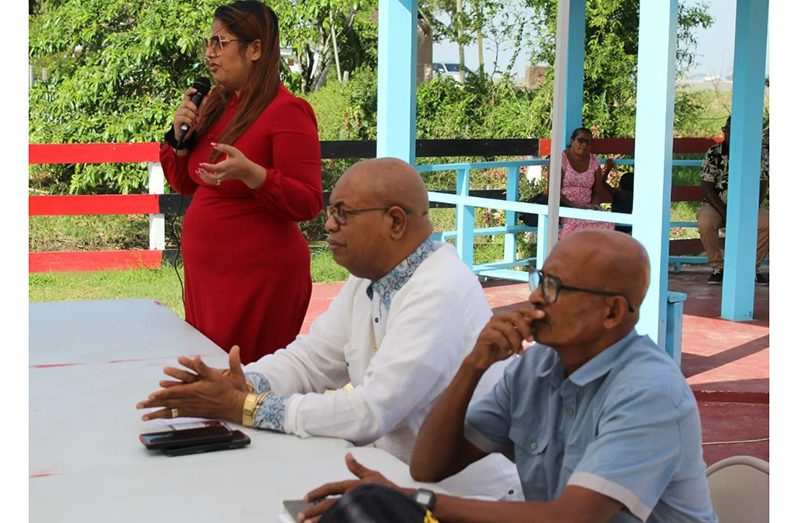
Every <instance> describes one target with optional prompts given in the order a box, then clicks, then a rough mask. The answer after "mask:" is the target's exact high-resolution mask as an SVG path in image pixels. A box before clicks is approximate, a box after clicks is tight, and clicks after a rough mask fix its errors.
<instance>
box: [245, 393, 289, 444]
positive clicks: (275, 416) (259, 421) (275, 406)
mask: <svg viewBox="0 0 798 523" xmlns="http://www.w3.org/2000/svg"><path fill="white" fill-rule="evenodd" d="M266 383H268V381H267V382H266ZM287 402H288V398H285V397H283V396H276V395H274V394H269V395H268V396H266V398H265V399H264V400H263V403H261V404H260V405H259V406H258V410H256V411H255V416H253V418H252V421H253V426H255V427H257V428H259V429H269V430H276V431H278V432H285V404H286V403H287Z"/></svg>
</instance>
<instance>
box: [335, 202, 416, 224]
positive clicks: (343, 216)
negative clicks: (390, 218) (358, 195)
mask: <svg viewBox="0 0 798 523" xmlns="http://www.w3.org/2000/svg"><path fill="white" fill-rule="evenodd" d="M391 207H397V206H396V205H389V206H388V207H368V208H363V209H347V208H345V207H342V206H341V204H337V205H328V206H327V218H330V217H332V218H333V219H334V220H335V223H337V224H338V225H346V223H347V222H348V221H349V217H350V216H353V215H357V214H360V213H363V212H370V211H383V212H385V211H387V210H388V209H390V208H391ZM400 208H401V209H402V210H403V211H404V213H405V216H409V215H410V214H412V212H411V211H408V210H407V209H405V208H404V207H400Z"/></svg>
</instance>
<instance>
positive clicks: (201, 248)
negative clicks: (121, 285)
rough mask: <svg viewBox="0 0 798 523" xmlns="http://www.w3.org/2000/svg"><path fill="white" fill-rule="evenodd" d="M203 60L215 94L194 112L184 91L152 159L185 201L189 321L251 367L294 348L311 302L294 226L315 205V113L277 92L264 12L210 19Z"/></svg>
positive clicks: (234, 7) (229, 12) (270, 17)
mask: <svg viewBox="0 0 798 523" xmlns="http://www.w3.org/2000/svg"><path fill="white" fill-rule="evenodd" d="M205 58H206V59H207V61H208V67H209V69H210V74H211V76H212V78H213V81H214V83H215V84H216V85H215V87H214V88H213V89H212V90H211V91H210V93H209V94H208V95H207V96H205V97H204V99H203V100H202V102H201V103H200V106H199V107H197V106H196V105H195V104H194V103H193V102H192V101H191V97H192V95H193V94H194V93H195V92H196V89H194V88H193V87H191V88H189V89H187V90H186V91H185V93H184V96H183V102H182V103H181V104H180V107H178V109H177V111H176V112H175V115H174V121H173V124H172V127H171V128H170V130H169V132H168V133H167V136H166V142H165V143H164V144H163V145H162V147H161V150H160V160H161V164H162V165H163V169H164V173H165V175H166V179H167V180H168V182H169V184H170V185H171V186H172V188H173V189H174V190H175V191H177V192H179V193H182V194H191V195H193V197H192V200H191V206H190V207H189V208H188V211H187V212H186V215H185V219H184V221H183V231H182V240H181V250H182V256H183V263H184V269H185V299H184V304H185V311H186V321H187V322H188V323H190V324H191V325H193V326H194V327H195V328H196V329H197V330H199V331H200V332H202V333H203V334H204V335H205V336H207V337H208V338H209V339H211V340H212V341H213V342H214V343H216V344H217V345H219V346H220V347H223V348H225V350H227V349H228V348H229V347H230V346H232V345H234V344H236V345H238V346H239V347H240V348H241V360H242V361H243V362H245V363H248V362H251V361H255V360H257V359H258V358H260V357H261V356H263V355H265V354H269V353H272V352H274V351H275V350H276V349H278V348H280V347H284V346H285V345H287V344H288V343H289V342H290V341H291V340H293V339H294V338H295V337H296V335H297V334H298V333H299V330H300V328H301V326H302V321H303V319H304V317H305V312H306V311H307V308H308V304H309V303H310V292H311V288H312V282H311V278H310V250H309V249H308V245H307V241H306V240H305V238H304V236H303V235H302V233H301V231H300V230H299V227H298V225H297V222H300V221H304V220H310V219H312V218H314V217H315V216H317V215H318V213H319V211H320V210H321V208H322V205H323V198H322V190H321V145H320V142H319V135H318V129H317V126H316V117H315V115H314V113H313V109H312V108H311V107H310V105H308V103H307V102H305V101H304V100H301V99H299V98H296V97H294V96H293V95H292V94H291V93H290V92H288V90H287V89H286V88H285V87H284V86H283V85H282V84H281V83H280V35H279V30H278V25H277V17H276V15H275V14H274V12H273V11H272V10H271V9H270V8H269V7H266V6H265V5H264V4H263V3H261V2H257V1H240V2H234V3H232V4H230V5H225V6H222V7H219V8H218V9H216V12H215V15H214V20H213V24H212V25H211V35H210V37H209V38H207V39H206V41H205ZM183 125H188V126H189V131H188V133H187V134H186V137H185V140H184V141H183V142H182V143H181V142H179V141H178V139H177V137H178V136H180V132H181V131H180V128H181V126H183Z"/></svg>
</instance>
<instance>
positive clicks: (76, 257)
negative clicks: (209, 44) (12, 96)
mask: <svg viewBox="0 0 798 523" xmlns="http://www.w3.org/2000/svg"><path fill="white" fill-rule="evenodd" d="M718 140H719V138H674V140H673V152H674V153H679V154H689V153H703V152H705V151H706V150H707V149H708V148H709V147H710V146H711V145H712V144H714V143H716V142H717V141H718ZM328 144H329V145H330V147H329V149H330V150H331V152H332V154H334V155H336V156H335V157H345V155H344V156H341V152H340V151H338V149H340V148H341V145H342V144H344V145H347V143H345V142H336V143H335V144H332V143H329V142H328ZM530 144H534V146H536V148H537V151H536V152H537V153H538V154H539V155H540V156H547V155H549V154H550V153H551V140H549V139H540V140H530ZM323 145H324V144H323ZM332 145H335V147H332ZM349 145H351V144H349ZM530 146H532V145H530ZM159 147H160V144H158V143H157V142H143V143H68V144H29V145H28V163H29V164H30V165H43V164H73V163H91V164H98V163H135V162H157V161H158V159H159V158H158V151H159ZM361 148H362V147H361ZM515 148H516V149H517V148H518V144H516V145H515ZM533 148H534V147H533ZM322 149H323V150H324V147H323V148H322ZM592 149H593V152H594V153H596V154H633V153H634V139H633V138H599V139H596V140H594V142H593V147H592ZM333 150H334V151H338V152H333ZM700 199H701V189H700V187H697V186H674V187H673V191H672V201H695V200H700ZM161 206H162V205H161V203H160V196H159V195H157V194H131V195H107V194H105V195H81V196H73V195H68V196H60V195H59V196H29V197H28V215H29V216H78V215H110V214H159V213H161V212H162V211H161V210H160V208H161ZM163 254H164V253H163V251H161V250H124V251H121V250H120V251H57V252H31V253H29V254H28V271H29V272H32V273H38V272H51V271H52V272H60V271H97V270H116V269H131V268H142V267H146V268H155V267H159V266H160V265H161V264H162V263H163Z"/></svg>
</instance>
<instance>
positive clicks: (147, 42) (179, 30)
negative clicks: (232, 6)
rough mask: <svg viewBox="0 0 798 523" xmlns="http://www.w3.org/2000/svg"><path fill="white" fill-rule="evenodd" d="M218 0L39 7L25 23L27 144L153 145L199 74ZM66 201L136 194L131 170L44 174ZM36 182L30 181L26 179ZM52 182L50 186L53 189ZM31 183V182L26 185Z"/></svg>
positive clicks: (137, 178)
mask: <svg viewBox="0 0 798 523" xmlns="http://www.w3.org/2000/svg"><path fill="white" fill-rule="evenodd" d="M217 5H218V2H216V1H210V0H198V1H196V2H191V3H183V2H169V1H168V0H140V1H139V2H129V1H127V0H61V1H57V0H42V1H40V2H38V3H37V5H36V7H35V10H36V13H35V14H34V15H33V16H31V18H30V31H29V56H30V62H31V64H32V66H33V69H34V75H35V77H36V82H35V83H34V85H33V86H32V88H31V90H30V124H29V125H30V128H29V133H30V141H31V142H33V143H73V142H141V141H145V142H148V141H159V140H160V139H161V138H162V137H163V133H164V131H165V129H166V128H167V126H168V124H169V121H170V120H171V116H172V113H173V111H174V108H175V104H176V103H177V101H178V100H179V99H180V93H181V92H182V91H183V90H184V89H185V88H186V86H188V85H190V84H191V82H192V81H193V80H194V78H195V77H196V76H197V75H207V72H205V68H204V66H203V65H202V55H201V51H202V43H201V38H200V35H204V34H206V33H207V32H208V30H209V27H210V20H211V19H212V17H213V10H214V9H215V8H216V6H217ZM47 171H48V172H50V173H52V174H54V176H55V180H54V181H55V183H56V185H59V186H60V187H61V188H67V189H68V190H69V191H70V192H73V193H76V192H88V191H92V192H123V193H126V192H131V191H138V190H140V189H141V188H142V187H143V185H144V183H145V177H146V170H145V169H143V168H142V166H136V165H119V166H111V165H76V166H47ZM34 174H35V173H34ZM51 181H52V180H51ZM34 182H35V180H34Z"/></svg>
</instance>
